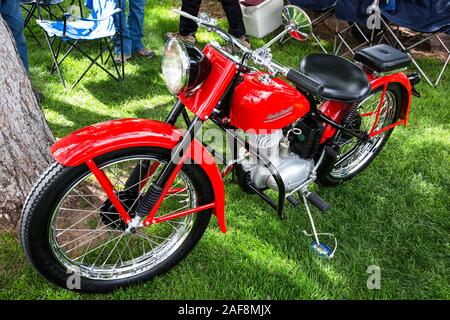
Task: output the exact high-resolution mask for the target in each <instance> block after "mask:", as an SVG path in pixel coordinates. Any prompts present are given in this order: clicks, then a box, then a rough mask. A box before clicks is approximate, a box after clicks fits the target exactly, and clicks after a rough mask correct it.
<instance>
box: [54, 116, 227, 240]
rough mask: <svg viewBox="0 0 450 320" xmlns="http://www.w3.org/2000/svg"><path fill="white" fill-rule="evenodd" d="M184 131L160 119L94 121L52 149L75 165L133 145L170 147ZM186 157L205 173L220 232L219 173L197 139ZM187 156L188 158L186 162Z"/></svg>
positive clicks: (222, 215)
mask: <svg viewBox="0 0 450 320" xmlns="http://www.w3.org/2000/svg"><path fill="white" fill-rule="evenodd" d="M182 134H183V131H182V130H180V129H177V128H176V127H174V126H172V125H170V124H167V123H165V122H161V121H155V120H146V119H121V120H111V121H107V122H102V123H97V124H94V125H91V126H88V127H85V128H83V129H81V130H78V131H75V132H74V133H72V134H70V135H68V136H67V137H65V138H63V139H61V140H58V141H57V142H56V143H55V144H54V145H53V146H52V147H51V152H52V154H53V157H54V158H55V160H56V161H57V162H58V163H60V164H62V165H64V166H78V165H80V164H82V163H85V162H86V161H88V160H90V159H93V158H95V157H98V156H100V155H102V154H105V153H108V152H111V151H114V150H119V149H124V148H132V147H144V146H145V147H161V148H166V149H172V148H173V147H174V146H175V145H176V144H177V143H178V141H180V138H181V136H182ZM188 154H189V157H190V158H191V159H192V160H194V162H195V163H197V164H199V165H200V167H201V168H202V169H203V170H204V171H205V173H206V174H207V175H208V178H209V179H210V181H211V184H212V187H213V192H214V203H215V206H214V208H213V212H214V214H215V215H216V216H217V220H218V224H219V227H220V230H221V231H222V232H226V230H227V227H226V224H225V189H224V184H223V180H222V175H221V173H220V171H219V169H218V167H217V165H216V163H215V161H214V159H213V157H212V156H211V154H210V153H209V152H208V151H207V150H206V148H205V147H204V146H203V145H202V144H201V143H200V142H198V141H197V140H194V141H193V143H192V144H191V147H190V150H189V151H188ZM189 160H190V159H187V161H189Z"/></svg>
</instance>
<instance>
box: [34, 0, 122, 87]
mask: <svg viewBox="0 0 450 320" xmlns="http://www.w3.org/2000/svg"><path fill="white" fill-rule="evenodd" d="M122 1H125V0H122ZM85 6H86V8H88V9H90V15H89V16H88V17H86V18H83V17H80V16H76V15H73V14H70V13H65V14H64V16H63V19H62V20H56V21H55V20H42V19H39V20H37V23H38V24H39V26H41V27H42V28H43V29H44V31H45V34H46V39H47V43H48V46H49V48H50V51H51V54H52V57H53V62H54V65H53V68H52V71H54V70H57V71H58V75H59V78H60V80H61V82H62V84H63V86H64V87H65V82H64V78H63V76H62V74H61V70H60V66H61V64H62V63H63V62H64V60H65V59H66V57H67V56H68V55H69V54H70V52H72V50H73V49H75V50H76V51H78V52H80V53H81V54H82V55H83V56H85V57H86V58H88V59H89V60H90V61H91V63H90V64H89V66H88V68H87V69H86V70H85V71H84V72H83V73H82V75H81V76H80V77H79V78H78V80H77V81H76V82H75V84H74V85H73V86H72V88H74V87H75V86H76V85H77V84H78V83H79V82H80V81H81V79H82V78H83V77H84V76H85V75H86V73H87V72H88V71H89V70H90V68H91V67H92V66H93V65H96V66H98V67H100V68H101V69H102V70H103V71H105V72H106V73H107V74H109V75H110V76H111V77H112V78H114V79H115V80H117V81H119V80H120V79H121V78H122V79H123V78H124V75H125V72H124V71H125V70H124V65H123V64H122V70H121V72H120V71H119V67H118V66H117V64H116V62H115V61H114V57H113V56H112V55H113V48H114V45H115V43H116V42H117V41H121V42H123V37H122V21H121V20H122V19H121V17H120V15H119V21H120V22H119V24H120V25H119V26H118V28H117V27H116V26H115V25H114V15H115V14H116V13H118V12H120V11H121V9H120V0H119V6H117V5H116V0H86V2H85ZM39 10H40V9H39V3H38V11H39ZM38 14H39V17H41V16H40V12H38ZM50 38H51V39H52V40H50ZM55 39H59V43H58V44H57V45H56V46H55V44H54V42H55V41H54V40H55ZM81 41H95V42H98V43H99V52H98V54H97V55H96V56H95V57H91V56H89V54H88V53H87V52H86V51H85V50H83V48H82V47H80V45H79V42H81ZM63 43H66V44H68V45H69V48H68V49H67V51H66V53H65V54H64V55H63V56H62V57H60V54H61V47H62V44H63ZM121 47H122V45H121ZM105 52H106V54H107V55H108V57H107V59H106V60H105V61H103V54H104V53H105ZM121 54H122V61H123V51H122V52H121ZM99 59H101V62H102V63H99V62H98V60H99ZM109 60H111V61H112V63H113V64H114V68H115V71H116V72H117V76H115V75H114V74H112V73H111V72H110V71H109V70H108V69H106V68H105V64H106V62H107V61H109Z"/></svg>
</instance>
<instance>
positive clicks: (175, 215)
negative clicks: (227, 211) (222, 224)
mask: <svg viewBox="0 0 450 320" xmlns="http://www.w3.org/2000/svg"><path fill="white" fill-rule="evenodd" d="M215 206H216V205H215V204H214V202H211V203H208V204H204V205H201V206H198V207H195V208H192V209H187V210H183V211H179V212H175V213H172V214H168V215H165V216H162V217H156V218H154V219H153V220H152V222H153V224H155V223H161V222H166V221H169V220H173V219H176V218H179V217H182V216H186V215H188V214H192V213H196V212H199V211H203V210H207V209H212V208H214V207H215ZM144 225H145V224H144Z"/></svg>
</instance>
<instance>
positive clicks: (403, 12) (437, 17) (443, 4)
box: [381, 0, 450, 86]
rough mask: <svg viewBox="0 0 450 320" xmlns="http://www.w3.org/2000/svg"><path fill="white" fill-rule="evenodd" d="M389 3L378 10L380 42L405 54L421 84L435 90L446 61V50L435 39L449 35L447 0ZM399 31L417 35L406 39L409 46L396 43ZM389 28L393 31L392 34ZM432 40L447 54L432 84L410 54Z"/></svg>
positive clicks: (449, 24) (448, 52) (449, 10)
mask: <svg viewBox="0 0 450 320" xmlns="http://www.w3.org/2000/svg"><path fill="white" fill-rule="evenodd" d="M390 1H391V2H392V4H393V5H392V6H390V8H386V7H385V8H383V7H381V13H382V17H381V24H382V27H383V39H386V41H387V42H388V43H389V44H390V45H392V46H394V47H398V48H400V49H401V50H403V51H404V52H406V53H407V54H408V55H409V56H410V57H411V59H412V62H413V64H414V66H415V67H416V68H417V70H418V71H419V72H420V74H421V75H422V76H423V77H424V78H425V80H426V81H427V82H428V83H429V84H430V85H432V86H433V85H434V86H437V85H438V84H439V82H440V80H441V78H442V75H443V74H444V71H445V69H446V68H447V66H448V63H449V61H450V50H449V48H448V47H447V46H446V44H445V43H444V41H442V39H441V38H440V37H439V34H440V33H447V34H450V2H449V1H448V0H421V1H411V2H408V1H393V0H390ZM400 27H403V28H407V29H409V30H412V31H414V32H417V34H416V35H415V36H414V37H413V38H410V39H408V41H409V42H411V43H410V44H408V45H406V44H404V43H402V41H401V40H400V37H399V28H400ZM393 28H395V29H396V32H394V30H393ZM383 39H381V40H383ZM432 39H435V40H436V41H437V43H438V44H439V45H440V46H442V47H443V48H444V50H445V51H446V52H447V59H446V60H445V62H444V64H443V66H442V68H441V69H440V71H439V74H438V76H437V78H436V80H435V81H434V83H433V82H432V80H431V79H430V77H429V76H428V75H427V74H426V73H425V71H424V70H423V69H422V68H421V67H420V66H419V64H418V63H417V61H416V59H414V57H413V56H412V54H411V50H412V49H414V48H416V47H417V46H419V45H420V44H422V43H424V42H425V41H428V40H432Z"/></svg>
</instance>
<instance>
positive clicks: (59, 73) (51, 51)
mask: <svg viewBox="0 0 450 320" xmlns="http://www.w3.org/2000/svg"><path fill="white" fill-rule="evenodd" d="M44 34H45V40H46V41H47V45H48V48H49V49H50V53H51V54H52V58H53V63H54V65H55V67H56V70H57V71H58V76H59V80H61V83H62V85H63V87H64V88H65V89H66V83H65V82H64V79H63V76H62V74H61V70H60V68H59V64H58V60H57V58H56V56H55V52H54V50H53V47H52V44H51V43H52V42H53V41H52V42H50V39H49V37H48V34H47V32H44Z"/></svg>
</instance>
